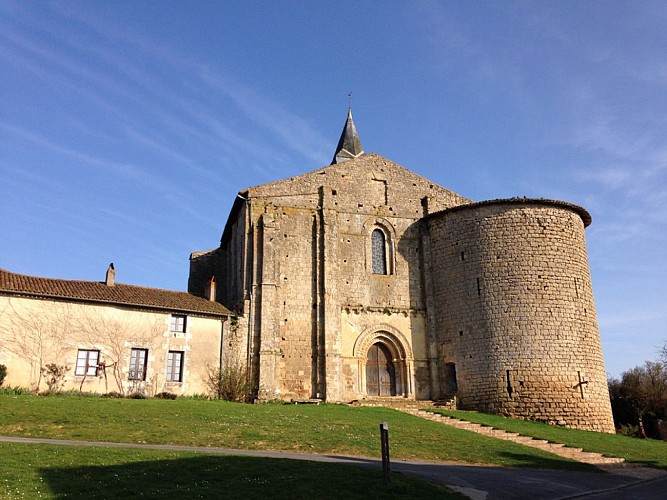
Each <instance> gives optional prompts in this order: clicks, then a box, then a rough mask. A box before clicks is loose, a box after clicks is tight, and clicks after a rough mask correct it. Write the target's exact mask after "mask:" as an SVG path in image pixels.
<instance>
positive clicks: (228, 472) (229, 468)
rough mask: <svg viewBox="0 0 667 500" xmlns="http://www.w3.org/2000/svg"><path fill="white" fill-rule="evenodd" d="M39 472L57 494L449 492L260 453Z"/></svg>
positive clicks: (349, 468) (422, 494)
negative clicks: (269, 456) (264, 455)
mask: <svg viewBox="0 0 667 500" xmlns="http://www.w3.org/2000/svg"><path fill="white" fill-rule="evenodd" d="M39 472H40V475H41V476H42V477H43V478H44V480H45V481H46V482H47V484H48V486H49V488H50V489H51V492H52V493H53V494H54V496H56V497H57V498H62V497H84V496H85V497H94V498H117V497H138V496H141V497H146V498H158V497H160V498H221V497H224V498H278V499H280V498H290V499H294V498H341V497H343V498H346V499H347V498H424V497H428V496H433V495H436V496H438V497H441V498H442V497H443V493H445V492H444V491H443V489H442V488H439V487H437V486H434V485H432V484H429V483H426V482H424V481H420V480H417V479H413V478H408V477H404V476H402V475H400V474H394V475H392V479H391V483H390V484H389V486H387V487H385V486H384V485H383V481H382V473H381V472H380V471H378V470H374V469H371V468H368V467H358V466H353V465H346V464H332V463H322V462H309V461H302V460H287V459H273V458H260V457H240V456H214V455H204V456H198V457H191V458H179V459H173V460H155V461H142V462H132V463H125V464H117V465H101V466H79V467H59V468H41V469H40V470H39ZM445 498H447V496H445ZM451 498H460V497H458V496H455V495H454V496H452V497H451Z"/></svg>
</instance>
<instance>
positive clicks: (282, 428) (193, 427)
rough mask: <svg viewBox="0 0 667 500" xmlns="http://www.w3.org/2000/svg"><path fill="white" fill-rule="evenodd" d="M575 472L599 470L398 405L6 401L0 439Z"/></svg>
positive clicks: (2, 399) (0, 402)
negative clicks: (385, 456) (384, 442)
mask: <svg viewBox="0 0 667 500" xmlns="http://www.w3.org/2000/svg"><path fill="white" fill-rule="evenodd" d="M381 422H388V423H389V436H390V437H389V439H390V449H391V456H392V457H393V458H394V459H396V460H401V459H406V460H412V459H417V460H430V461H452V462H463V463H473V464H494V465H503V466H510V467H534V468H550V469H567V470H594V469H593V468H592V467H590V466H588V465H585V464H580V463H578V462H574V461H571V460H567V459H563V458H560V457H556V456H555V455H552V454H551V453H547V452H545V451H541V450H536V449H533V448H528V447H525V446H522V445H519V444H516V443H510V442H506V441H500V440H497V439H493V438H489V437H486V436H481V435H478V434H473V433H470V432H468V431H464V430H460V429H454V428H451V427H447V426H444V425H441V424H438V423H435V422H431V421H427V420H424V419H421V418H418V417H414V416H411V415H407V414H404V413H401V412H398V411H395V410H391V409H388V408H369V407H348V406H344V405H282V404H265V405H245V404H239V403H228V402H225V401H204V400H189V399H177V400H174V401H169V400H160V399H146V400H134V399H104V398H97V397H78V396H63V397H44V396H0V435H6V436H24V437H44V438H56V439H76V440H91V441H111V442H122V443H142V444H143V443H149V444H176V445H188V446H214V447H223V448H236V449H249V450H285V451H296V452H304V453H326V454H340V455H354V456H362V457H379V454H380V442H379V441H380V440H379V425H380V423H381Z"/></svg>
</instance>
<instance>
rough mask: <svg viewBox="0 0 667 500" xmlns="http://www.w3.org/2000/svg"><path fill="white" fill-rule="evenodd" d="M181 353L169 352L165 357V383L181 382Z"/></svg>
mask: <svg viewBox="0 0 667 500" xmlns="http://www.w3.org/2000/svg"><path fill="white" fill-rule="evenodd" d="M184 355H185V353H184V352H183V351H169V356H168V357H167V382H182V381H183V358H184Z"/></svg>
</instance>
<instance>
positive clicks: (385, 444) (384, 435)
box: [380, 422, 390, 486]
mask: <svg viewBox="0 0 667 500" xmlns="http://www.w3.org/2000/svg"><path fill="white" fill-rule="evenodd" d="M380 443H381V444H382V476H383V482H384V484H385V486H386V485H387V484H389V472H390V470H389V424H388V423H387V422H382V423H381V424H380Z"/></svg>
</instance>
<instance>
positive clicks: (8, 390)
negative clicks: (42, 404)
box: [0, 387, 35, 396]
mask: <svg viewBox="0 0 667 500" xmlns="http://www.w3.org/2000/svg"><path fill="white" fill-rule="evenodd" d="M28 394H35V393H34V391H32V390H30V389H28V388H27V387H0V395H1V396H26V395H28Z"/></svg>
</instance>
